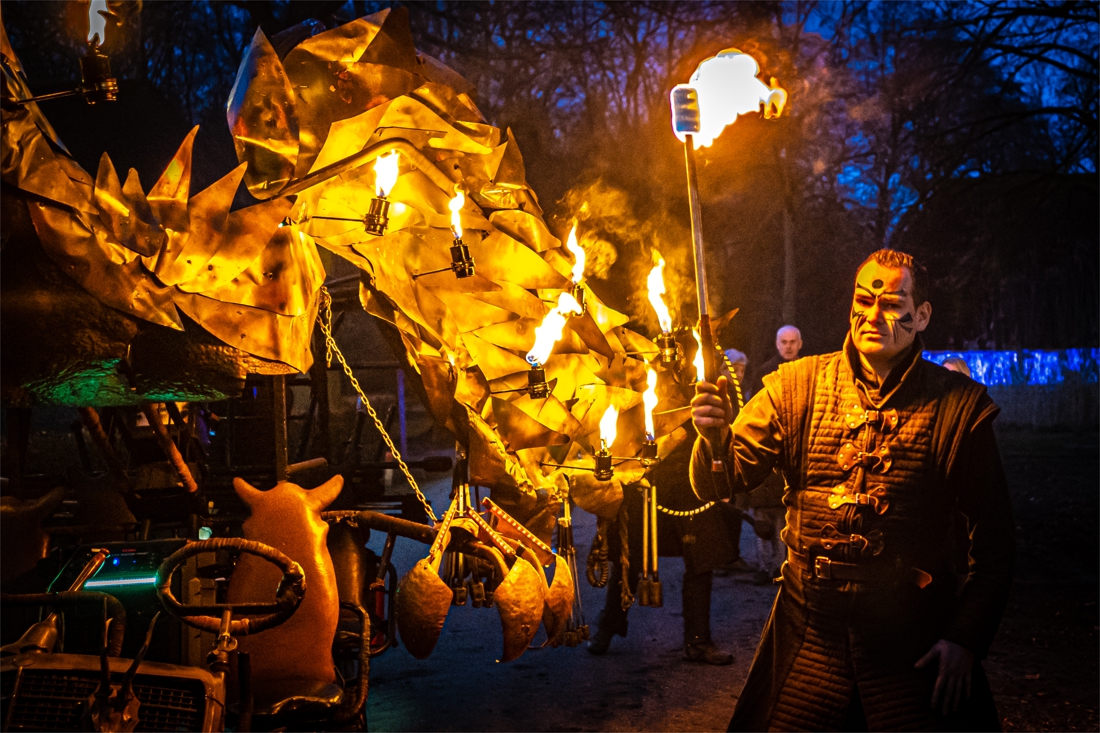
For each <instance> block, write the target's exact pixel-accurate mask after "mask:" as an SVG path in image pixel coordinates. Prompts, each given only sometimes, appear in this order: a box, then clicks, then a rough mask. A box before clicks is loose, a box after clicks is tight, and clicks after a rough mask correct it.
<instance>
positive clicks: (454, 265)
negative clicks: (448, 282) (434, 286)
mask: <svg viewBox="0 0 1100 733" xmlns="http://www.w3.org/2000/svg"><path fill="white" fill-rule="evenodd" d="M448 271H450V272H453V273H454V274H455V277H456V278H458V279H459V280H462V279H464V278H467V277H473V276H474V258H473V256H472V255H471V254H470V247H469V245H467V244H466V243H465V242H463V241H462V240H461V239H459V238H457V237H456V238H455V240H454V244H452V245H451V264H450V265H449V266H447V267H441V268H439V269H438V270H428V271H427V272H417V273H414V274H413V276H412V278H413V280H419V279H420V278H422V277H425V276H426V275H436V274H438V273H440V272H448Z"/></svg>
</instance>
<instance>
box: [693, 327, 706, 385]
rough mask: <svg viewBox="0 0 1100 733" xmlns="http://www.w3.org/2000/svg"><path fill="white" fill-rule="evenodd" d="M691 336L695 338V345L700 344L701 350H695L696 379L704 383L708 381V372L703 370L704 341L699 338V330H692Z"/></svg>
mask: <svg viewBox="0 0 1100 733" xmlns="http://www.w3.org/2000/svg"><path fill="white" fill-rule="evenodd" d="M691 335H692V336H694V337H695V343H697V344H699V348H698V349H696V350H695V361H694V362H693V363H694V364H695V379H696V381H699V382H703V381H705V380H706V371H705V370H704V369H703V341H702V339H700V338H699V329H697V328H693V329H691Z"/></svg>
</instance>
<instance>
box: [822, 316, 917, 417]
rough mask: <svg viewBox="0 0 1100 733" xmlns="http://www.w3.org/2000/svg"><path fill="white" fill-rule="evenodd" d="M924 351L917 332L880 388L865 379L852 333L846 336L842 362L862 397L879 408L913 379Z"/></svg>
mask: <svg viewBox="0 0 1100 733" xmlns="http://www.w3.org/2000/svg"><path fill="white" fill-rule="evenodd" d="M923 353H924V341H923V340H922V339H921V337H920V334H917V337H916V338H915V339H913V344H912V346H910V347H909V352H908V353H907V354H906V355H905V358H904V359H902V360H901V362H899V363H898V365H897V366H896V367H894V368H893V369H892V370H891V371H890V374H889V375H887V377H886V380H885V381H884V382H883V383H882V385H881V386H880V387H879V388H878V389H875V388H874V387H873V386H871V385H869V384H868V383H867V382H866V381H865V380H864V379H863V366H862V364H860V361H859V352H857V351H856V347H855V344H853V343H852V335H851V333H849V334H848V335H847V336H845V337H844V350H843V354H844V358H842V359H841V364H842V365H843V372H844V373H845V376H846V377H847V378H848V379H850V380H851V381H852V382H853V383H854V384H855V386H856V390H857V391H858V392H859V394H860V396H861V398H862V399H864V400H866V401H867V403H868V405H869V406H871V407H874V408H875V409H879V408H881V407H882V406H883V405H885V404H886V403H887V402H889V401H890V398H891V397H893V396H894V395H895V394H896V393H897V391H898V389H899V388H900V387H901V385H903V384H905V383H906V382H911V381H913V380H912V377H911V376H910V375H911V374H912V373H913V371H914V368H915V366H916V364H917V363H918V362H919V361H921V354H923Z"/></svg>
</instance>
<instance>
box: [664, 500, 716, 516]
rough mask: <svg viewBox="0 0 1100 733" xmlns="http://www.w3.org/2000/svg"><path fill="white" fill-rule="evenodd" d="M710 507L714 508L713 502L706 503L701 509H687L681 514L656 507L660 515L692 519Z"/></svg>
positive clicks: (673, 510)
mask: <svg viewBox="0 0 1100 733" xmlns="http://www.w3.org/2000/svg"><path fill="white" fill-rule="evenodd" d="M712 506H714V502H713V501H708V502H707V503H706V504H704V505H703V506H701V507H697V508H695V509H689V510H687V511H682V512H681V511H676V510H675V509H666V508H665V507H663V506H661V505H660V504H658V505H657V511H659V512H661V513H662V514H667V515H668V516H670V517H694V516H695V515H696V514H702V513H703V512H705V511H706V510H707V509H710V508H711V507H712Z"/></svg>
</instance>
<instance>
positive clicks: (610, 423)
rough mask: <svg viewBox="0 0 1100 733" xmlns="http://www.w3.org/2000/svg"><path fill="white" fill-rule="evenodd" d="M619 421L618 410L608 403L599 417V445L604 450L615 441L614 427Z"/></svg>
mask: <svg viewBox="0 0 1100 733" xmlns="http://www.w3.org/2000/svg"><path fill="white" fill-rule="evenodd" d="M618 422H619V411H618V410H616V409H615V406H614V405H609V406H608V408H607V411H606V412H604V414H603V417H601V418H600V446H601V447H602V448H603V449H604V450H608V449H609V448H611V446H612V444H613V443H614V442H615V428H616V424H617V423H618Z"/></svg>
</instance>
